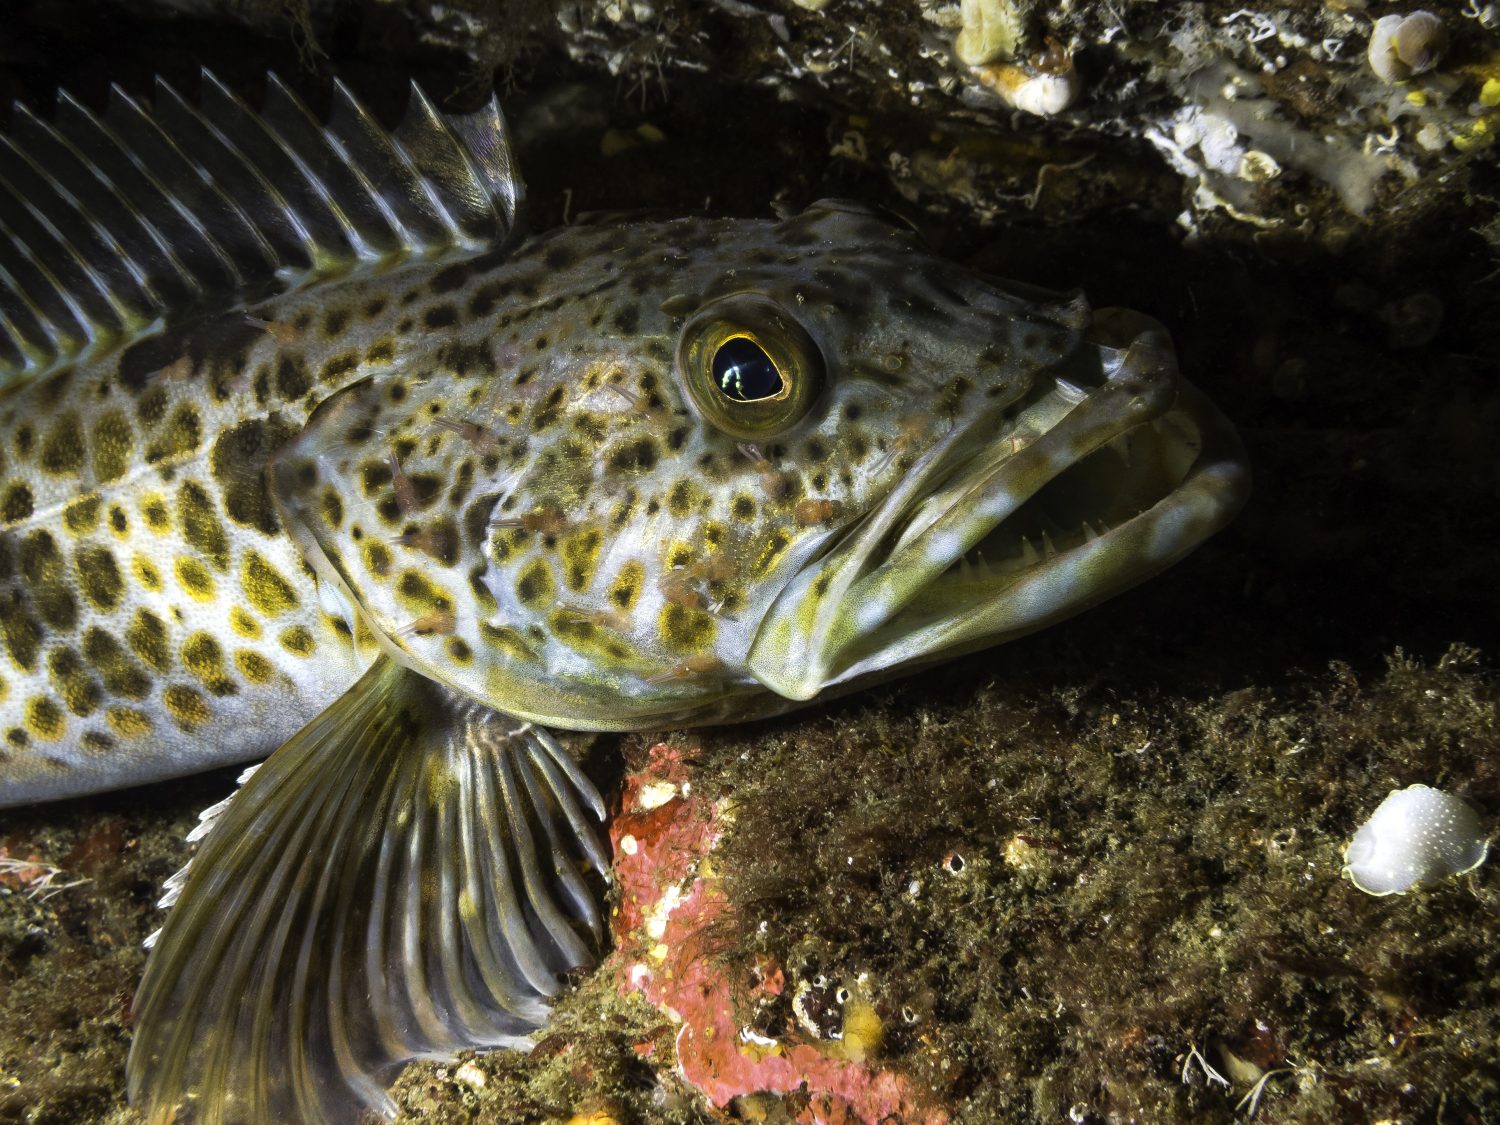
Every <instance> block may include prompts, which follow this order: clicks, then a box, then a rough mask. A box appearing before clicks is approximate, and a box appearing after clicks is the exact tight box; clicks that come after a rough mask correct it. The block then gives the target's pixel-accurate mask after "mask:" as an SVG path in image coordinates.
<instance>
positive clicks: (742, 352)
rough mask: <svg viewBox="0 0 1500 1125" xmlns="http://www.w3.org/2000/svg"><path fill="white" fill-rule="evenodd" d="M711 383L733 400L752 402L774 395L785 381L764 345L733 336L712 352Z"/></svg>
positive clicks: (779, 391) (783, 385)
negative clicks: (712, 368)
mask: <svg viewBox="0 0 1500 1125" xmlns="http://www.w3.org/2000/svg"><path fill="white" fill-rule="evenodd" d="M714 385H715V386H717V387H718V388H719V390H720V391H722V392H723V393H724V395H725V396H726V397H727V398H731V399H733V400H734V401H735V402H754V401H756V400H757V399H763V398H774V397H775V396H777V395H779V394H780V393H781V391H782V388H783V387H785V385H786V384H785V382H784V381H783V380H782V378H781V372H780V371H778V370H777V369H776V365H775V364H774V363H772V362H771V357H770V356H768V355H767V354H766V353H765V349H764V348H762V347H761V346H760V345H759V344H757V343H756V342H755V341H754V340H751V339H747V338H746V337H744V336H736V337H735V338H734V339H733V340H726V341H724V343H723V344H721V345H720V346H719V350H718V351H717V352H715V353H714Z"/></svg>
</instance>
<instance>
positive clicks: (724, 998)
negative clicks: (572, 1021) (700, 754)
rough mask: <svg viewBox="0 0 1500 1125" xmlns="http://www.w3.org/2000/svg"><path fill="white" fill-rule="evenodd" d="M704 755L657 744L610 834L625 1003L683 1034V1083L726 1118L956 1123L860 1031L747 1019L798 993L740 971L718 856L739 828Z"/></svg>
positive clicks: (764, 971)
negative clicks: (742, 1102) (763, 1103)
mask: <svg viewBox="0 0 1500 1125" xmlns="http://www.w3.org/2000/svg"><path fill="white" fill-rule="evenodd" d="M693 755H694V751H684V750H680V749H679V748H677V747H675V746H672V745H670V744H668V743H658V744H657V745H655V746H652V747H651V748H650V750H649V751H648V752H647V758H646V762H645V764H644V765H643V766H642V767H641V768H639V769H638V770H634V771H632V772H630V773H628V774H627V775H626V777H625V783H624V787H623V790H622V793H621V799H620V810H619V812H618V814H617V815H616V816H615V817H614V819H613V821H612V823H611V827H610V837H611V842H612V843H613V844H614V851H615V877H616V879H617V880H618V883H619V888H620V900H619V905H618V907H617V910H616V914H615V918H614V927H615V941H616V948H615V951H614V953H612V954H611V955H610V958H609V960H608V962H607V963H606V969H607V970H609V971H611V972H612V973H613V974H614V976H615V979H616V980H617V981H618V985H619V988H620V991H621V993H622V994H624V995H627V996H628V995H637V996H639V997H641V998H642V999H644V1000H645V1001H646V1002H647V1003H649V1004H651V1005H652V1006H654V1007H655V1008H657V1009H658V1010H660V1011H661V1012H662V1013H664V1014H665V1015H666V1016H667V1018H669V1019H670V1020H671V1021H672V1022H673V1024H675V1025H676V1026H677V1028H678V1031H677V1036H676V1051H677V1065H678V1069H679V1070H680V1072H681V1074H682V1076H683V1077H684V1078H685V1079H686V1080H687V1082H688V1083H690V1084H691V1085H692V1086H693V1087H695V1088H696V1089H697V1090H699V1091H701V1092H702V1093H703V1095H704V1096H705V1097H706V1098H707V1099H708V1101H709V1102H710V1103H711V1104H712V1105H713V1106H714V1107H715V1108H718V1109H725V1108H727V1107H729V1106H730V1104H731V1103H733V1102H734V1101H735V1100H736V1099H743V1098H748V1097H750V1096H751V1095H764V1094H775V1095H786V1096H787V1097H786V1108H787V1110H788V1111H789V1112H790V1114H791V1117H792V1119H793V1120H795V1121H799V1122H806V1123H808V1125H815V1123H816V1125H856V1123H868V1125H876V1123H878V1122H883V1121H892V1120H898V1121H904V1122H908V1123H911V1125H946V1123H947V1121H948V1115H947V1113H946V1112H944V1111H943V1110H941V1109H937V1108H934V1107H932V1106H931V1105H930V1104H929V1103H928V1100H927V1099H926V1098H924V1097H923V1096H922V1095H921V1094H920V1093H919V1092H918V1091H917V1089H916V1088H915V1086H914V1085H913V1084H912V1083H911V1082H910V1081H909V1080H908V1079H907V1078H905V1077H904V1076H902V1075H899V1074H896V1073H893V1072H891V1071H888V1070H882V1069H879V1068H877V1067H874V1066H871V1065H869V1064H868V1063H867V1062H864V1061H860V1057H861V1056H864V1055H865V1054H866V1053H867V1051H868V1048H869V1043H868V1036H867V1035H866V1036H865V1037H864V1041H859V1037H857V1036H856V1034H855V1027H854V1023H853V1021H852V1020H851V1021H847V1022H846V1028H847V1032H848V1034H847V1035H846V1036H839V1037H836V1038H832V1039H827V1040H822V1041H816V1042H814V1041H808V1040H806V1039H804V1038H803V1037H802V1036H801V1035H800V1034H799V1033H798V1032H797V1031H796V1030H795V1029H793V1028H789V1029H788V1031H787V1032H786V1034H784V1035H780V1036H771V1035H764V1034H760V1033H758V1032H755V1031H753V1030H752V1029H751V1028H750V1026H749V1025H748V1021H747V1020H745V1019H743V1018H740V1016H739V1015H738V1014H737V1013H743V1012H749V1011H752V1010H753V1009H754V1008H755V1007H756V1006H757V1004H758V1003H759V1002H760V1001H763V1000H769V999H772V998H774V997H777V996H779V995H780V994H781V993H782V992H783V991H784V990H785V988H786V977H785V973H784V972H783V971H782V968H781V966H780V965H778V964H776V963H774V962H772V961H769V960H768V959H766V958H765V957H760V958H757V959H756V960H755V962H754V963H753V964H751V963H749V962H746V963H739V962H738V961H736V960H735V959H733V958H732V957H731V956H730V954H728V953H727V952H726V946H728V945H730V944H731V943H730V942H729V941H726V940H725V938H726V935H730V934H733V933H734V932H735V928H736V925H737V923H738V919H736V918H735V917H734V916H733V913H732V911H731V909H730V906H729V903H728V900H727V899H726V898H725V894H724V889H723V886H722V883H721V882H720V879H719V876H718V874H717V872H716V870H715V866H714V848H715V845H716V844H717V843H718V841H719V839H720V837H721V836H722V835H723V833H724V831H725V829H726V827H727V825H728V824H729V822H730V821H731V820H732V818H733V809H732V805H731V803H730V802H729V801H728V800H726V799H724V798H715V797H712V796H709V795H706V794H702V793H698V792H696V791H695V790H694V788H693V783H692V774H693V771H692V769H691V766H690V764H689V763H690V760H691V759H692V757H693Z"/></svg>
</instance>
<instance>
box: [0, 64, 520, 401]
mask: <svg viewBox="0 0 1500 1125" xmlns="http://www.w3.org/2000/svg"><path fill="white" fill-rule="evenodd" d="M15 120H16V121H17V123H18V124H17V129H16V130H15V131H14V132H13V133H12V134H11V136H10V137H9V138H7V139H6V140H5V142H4V144H3V145H0V152H3V153H5V154H6V156H7V163H6V168H5V170H4V172H3V174H0V332H3V334H4V338H0V386H3V385H4V384H5V383H6V382H13V381H15V380H17V379H20V378H31V377H35V376H37V375H39V374H44V373H46V372H47V371H50V370H53V369H56V368H58V367H60V366H63V365H65V364H68V363H71V362H74V361H76V360H78V359H80V358H82V357H84V356H86V355H94V354H98V353H100V352H102V351H106V350H108V349H111V348H115V347H119V346H122V345H123V344H126V343H129V342H130V341H131V340H134V339H137V338H140V337H141V336H142V335H144V334H147V333H150V332H152V331H159V330H160V329H161V327H162V325H164V324H170V323H171V322H172V321H173V319H174V318H178V317H183V316H188V315H192V314H194V313H197V312H202V311H204V310H205V309H207V308H210V307H212V304H211V302H215V301H216V299H217V300H218V301H219V302H220V303H223V304H228V305H233V304H236V303H237V304H240V305H247V304H250V303H253V302H255V301H259V300H263V299H265V298H267V297H270V296H273V295H275V294H277V293H284V292H288V291H290V290H292V289H295V288H300V287H303V286H306V285H309V284H314V283H317V282H319V281H322V280H326V279H329V278H333V277H337V276H342V275H347V274H350V273H365V272H383V271H385V270H389V269H393V268H397V267H399V266H401V265H403V264H404V263H407V262H410V261H420V260H430V259H442V258H445V257H451V258H460V257H468V256H472V255H474V254H476V253H479V252H482V251H485V250H489V249H492V248H494V247H496V246H499V245H500V244H502V243H503V242H504V241H505V239H506V238H507V237H508V235H509V234H510V233H511V230H512V228H513V225H514V219H515V212H516V207H517V204H518V202H519V200H520V199H521V196H522V191H521V187H520V184H519V182H518V181H517V180H516V178H515V175H514V172H513V164H512V160H511V156H510V149H509V143H508V139H507V137H506V135H505V130H504V125H503V123H502V121H501V119H500V115H499V111H498V107H497V106H496V105H495V103H494V101H493V99H492V100H491V102H490V103H489V105H487V106H486V107H485V108H484V109H482V110H481V111H479V112H478V113H474V114H470V115H467V116H457V117H445V116H443V115H442V114H441V113H439V112H438V110H437V109H436V107H435V106H434V105H433V104H432V102H431V101H430V100H429V99H428V98H427V96H426V95H425V94H423V93H422V92H421V90H419V89H416V88H415V87H414V92H413V94H412V97H411V104H410V107H409V109H408V112H407V115H406V117H405V118H404V119H403V121H402V122H401V124H400V126H399V127H398V128H397V129H396V130H395V131H394V132H389V131H387V130H385V129H384V128H382V127H381V126H380V125H379V124H378V123H377V122H376V121H375V120H374V118H373V117H371V116H370V114H369V113H368V112H367V111H366V110H365V109H364V107H363V106H361V105H360V103H359V102H358V100H357V99H356V98H355V97H354V95H353V94H352V93H350V91H349V90H348V88H347V87H345V86H344V85H343V84H342V83H335V86H334V95H333V109H332V112H331V114H330V116H329V118H328V120H327V121H326V123H322V124H320V123H319V122H318V121H317V120H316V119H315V118H313V116H312V114H311V113H310V112H309V111H308V110H307V108H306V106H304V105H303V104H302V102H301V101H300V100H299V99H298V98H297V97H296V95H295V94H293V93H292V92H291V91H290V90H289V89H288V88H287V87H286V86H285V85H284V84H283V83H282V82H281V81H280V80H279V79H277V78H276V77H275V76H274V75H273V76H270V77H269V80H268V83H267V94H266V98H265V102H264V106H263V108H262V109H261V110H260V111H258V112H257V111H256V110H253V109H251V108H250V107H249V106H247V105H246V104H245V103H244V102H243V101H242V100H241V99H240V98H239V97H238V96H237V95H235V94H234V93H233V92H231V91H230V90H228V89H227V88H226V87H224V86H223V84H222V83H220V82H219V81H218V80H217V79H216V78H214V77H213V76H212V75H211V74H206V75H205V77H204V79H203V97H202V99H201V101H200V102H199V103H198V104H191V103H189V102H188V101H187V100H186V99H184V98H183V97H181V96H180V95H179V94H178V93H177V92H176V91H175V90H173V89H172V88H171V87H170V86H168V85H167V84H166V83H163V82H159V83H158V87H157V93H156V98H155V105H154V108H147V107H146V106H145V104H143V103H142V102H141V101H139V100H137V99H135V98H133V97H131V96H130V95H129V94H127V93H125V92H124V91H123V90H121V89H120V88H119V87H117V86H114V87H111V90H110V96H109V101H108V105H107V107H106V109H105V110H104V112H103V113H100V114H95V113H93V112H91V111H90V110H88V109H87V108H85V107H84V106H82V105H81V104H80V103H78V102H77V101H76V100H75V99H73V98H71V97H69V96H68V95H67V94H66V93H63V94H61V95H60V97H59V108H58V111H57V114H56V116H55V118H54V119H53V120H52V121H50V122H48V121H43V120H41V119H40V118H39V117H37V116H36V115H35V114H33V113H31V112H30V111H29V110H25V109H23V108H19V107H18V109H17V112H16V117H15Z"/></svg>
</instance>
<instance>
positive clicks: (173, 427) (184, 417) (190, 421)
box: [141, 391, 203, 465]
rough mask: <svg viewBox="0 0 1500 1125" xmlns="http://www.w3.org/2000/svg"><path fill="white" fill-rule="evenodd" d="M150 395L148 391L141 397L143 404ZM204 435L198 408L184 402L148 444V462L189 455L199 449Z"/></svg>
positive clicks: (154, 462)
mask: <svg viewBox="0 0 1500 1125" xmlns="http://www.w3.org/2000/svg"><path fill="white" fill-rule="evenodd" d="M149 397H151V392H150V391H147V392H146V394H145V395H144V396H142V398H141V402H142V404H144V403H145V401H146V399H147V398H149ZM163 399H165V395H164V396H163ZM202 435H203V431H202V426H201V424H200V422H199V420H198V410H197V408H196V407H195V406H193V405H191V404H190V403H186V402H185V403H183V404H182V405H180V406H179V407H178V408H177V409H176V410H174V411H173V412H172V417H171V419H170V420H169V421H168V422H167V423H166V425H165V427H163V429H162V430H161V431H160V432H159V433H157V435H156V436H155V437H154V438H152V440H151V441H150V442H149V443H148V444H147V446H146V462H147V464H151V465H155V464H158V463H159V462H162V461H170V460H175V459H177V458H180V457H186V456H188V455H189V454H191V453H193V452H194V451H196V450H197V448H198V443H199V441H200V440H201V438H202Z"/></svg>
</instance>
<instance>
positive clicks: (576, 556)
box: [562, 527, 604, 590]
mask: <svg viewBox="0 0 1500 1125" xmlns="http://www.w3.org/2000/svg"><path fill="white" fill-rule="evenodd" d="M603 543H604V533H603V532H601V531H600V530H599V529H598V528H597V527H585V528H582V529H581V530H579V531H576V532H574V533H573V534H572V535H569V536H567V537H566V538H565V539H563V541H562V557H563V580H564V581H565V582H567V584H568V588H569V589H572V590H585V589H587V588H588V586H589V584H590V583H591V582H593V580H594V571H595V569H596V568H597V567H598V566H599V548H600V547H601V546H602V545H603Z"/></svg>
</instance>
